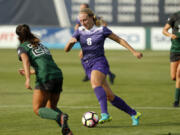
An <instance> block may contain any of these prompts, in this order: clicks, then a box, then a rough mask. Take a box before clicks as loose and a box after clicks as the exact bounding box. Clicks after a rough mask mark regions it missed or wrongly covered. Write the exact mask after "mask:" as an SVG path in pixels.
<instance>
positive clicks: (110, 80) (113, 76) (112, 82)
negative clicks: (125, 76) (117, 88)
mask: <svg viewBox="0 0 180 135" xmlns="http://www.w3.org/2000/svg"><path fill="white" fill-rule="evenodd" d="M115 77H116V75H115V74H113V73H111V75H109V82H110V83H111V84H114V79H115Z"/></svg>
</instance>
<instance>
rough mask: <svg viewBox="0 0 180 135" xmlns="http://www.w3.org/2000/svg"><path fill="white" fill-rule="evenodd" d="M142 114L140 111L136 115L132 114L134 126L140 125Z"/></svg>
mask: <svg viewBox="0 0 180 135" xmlns="http://www.w3.org/2000/svg"><path fill="white" fill-rule="evenodd" d="M141 115H142V114H141V113H140V112H137V113H136V115H132V116H131V119H132V125H133V126H138V125H139V118H140V117H141Z"/></svg>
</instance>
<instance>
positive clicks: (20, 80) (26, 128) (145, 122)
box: [0, 49, 180, 135]
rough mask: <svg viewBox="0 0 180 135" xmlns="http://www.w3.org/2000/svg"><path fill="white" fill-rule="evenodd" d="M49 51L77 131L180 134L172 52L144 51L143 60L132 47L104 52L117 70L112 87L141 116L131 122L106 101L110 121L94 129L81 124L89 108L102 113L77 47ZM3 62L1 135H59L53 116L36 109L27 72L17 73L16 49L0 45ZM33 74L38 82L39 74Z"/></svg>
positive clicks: (83, 134) (63, 102)
mask: <svg viewBox="0 0 180 135" xmlns="http://www.w3.org/2000/svg"><path fill="white" fill-rule="evenodd" d="M51 53H52V55H53V57H54V60H55V61H56V63H57V64H58V66H59V67H60V68H61V69H62V71H63V75H64V85H63V93H62V94H61V98H60V102H59V104H58V107H59V108H60V109H62V111H64V112H66V113H68V114H69V116H70V119H69V125H70V127H71V129H72V131H73V133H74V134H75V135H180V130H179V129H180V108H173V107H172V103H173V98H174V89H175V82H173V81H171V80H170V75H169V52H168V51H154V52H153V51H144V52H143V54H144V57H143V58H142V59H141V60H139V59H136V58H135V57H134V56H133V55H132V54H131V53H130V52H128V51H118V50H116V51H112V50H107V51H106V56H107V59H108V61H109V64H110V68H111V71H112V72H113V73H115V74H116V79H115V83H114V85H111V88H112V90H113V92H114V93H115V94H116V95H118V96H120V97H121V98H123V99H124V100H125V101H126V102H127V103H128V104H129V105H130V106H131V107H133V108H135V109H136V110H137V111H139V112H141V113H142V117H141V119H140V125H139V126H137V127H133V126H131V118H130V116H129V115H127V114H125V113H124V112H122V111H120V110H118V109H117V108H115V107H113V106H112V105H111V104H109V103H108V109H109V113H110V115H111V116H112V121H111V122H108V123H105V124H103V125H98V126H97V127H95V128H86V127H84V126H83V125H82V123H81V117H82V115H83V114H84V113H85V112H87V111H95V112H97V113H98V114H100V108H99V104H98V101H97V99H96V96H95V94H94V92H93V90H92V89H91V86H90V83H89V82H82V78H83V77H84V71H83V69H82V66H81V63H80V60H79V58H78V50H72V51H71V52H70V53H65V52H64V51H63V50H51ZM0 63H1V66H0V135H60V134H61V129H60V128H59V127H58V125H57V124H56V123H55V122H54V121H51V120H46V119H41V118H39V117H38V116H36V115H35V114H34V113H33V110H32V91H30V90H27V89H25V86H24V83H25V81H24V77H22V76H20V75H19V74H18V72H17V70H18V69H19V68H21V67H22V63H21V62H19V61H18V58H17V53H16V50H14V49H12V50H6V49H1V50H0ZM31 79H32V81H31V84H32V86H33V87H34V79H35V77H34V76H32V78H31ZM107 79H109V78H108V77H107Z"/></svg>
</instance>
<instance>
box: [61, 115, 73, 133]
mask: <svg viewBox="0 0 180 135" xmlns="http://www.w3.org/2000/svg"><path fill="white" fill-rule="evenodd" d="M67 121H68V115H67V114H62V115H61V127H62V134H63V135H73V133H72V131H71V130H70V128H69V126H68V123H67Z"/></svg>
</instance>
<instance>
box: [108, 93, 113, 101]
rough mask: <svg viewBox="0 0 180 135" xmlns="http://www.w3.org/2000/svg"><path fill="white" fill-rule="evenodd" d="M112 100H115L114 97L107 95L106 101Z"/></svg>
mask: <svg viewBox="0 0 180 135" xmlns="http://www.w3.org/2000/svg"><path fill="white" fill-rule="evenodd" d="M114 98H115V96H114V95H113V94H109V95H107V100H108V101H113V100H114Z"/></svg>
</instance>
